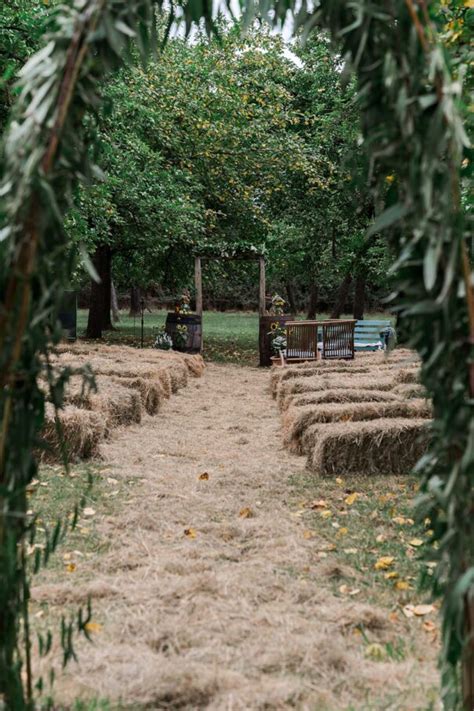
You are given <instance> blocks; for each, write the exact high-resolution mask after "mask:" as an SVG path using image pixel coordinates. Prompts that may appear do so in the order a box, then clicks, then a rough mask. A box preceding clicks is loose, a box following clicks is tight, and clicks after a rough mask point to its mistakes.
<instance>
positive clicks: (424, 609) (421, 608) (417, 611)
mask: <svg viewBox="0 0 474 711" xmlns="http://www.w3.org/2000/svg"><path fill="white" fill-rule="evenodd" d="M435 609H436V608H435V607H434V605H405V607H404V608H403V614H404V615H405V617H408V618H410V617H414V616H416V617H423V616H424V615H429V614H430V612H434V611H435Z"/></svg>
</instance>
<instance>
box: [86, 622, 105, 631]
mask: <svg viewBox="0 0 474 711" xmlns="http://www.w3.org/2000/svg"><path fill="white" fill-rule="evenodd" d="M84 627H85V629H86V630H87V632H92V633H94V632H100V631H101V630H102V625H101V624H99V623H98V622H87V623H86V624H85V625H84Z"/></svg>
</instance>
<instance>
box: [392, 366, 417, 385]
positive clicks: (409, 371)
mask: <svg viewBox="0 0 474 711" xmlns="http://www.w3.org/2000/svg"><path fill="white" fill-rule="evenodd" d="M394 375H395V380H396V381H397V383H409V384H412V383H419V382H420V369H419V368H418V367H416V368H401V369H400V370H398V371H397V372H396V373H395V374H394Z"/></svg>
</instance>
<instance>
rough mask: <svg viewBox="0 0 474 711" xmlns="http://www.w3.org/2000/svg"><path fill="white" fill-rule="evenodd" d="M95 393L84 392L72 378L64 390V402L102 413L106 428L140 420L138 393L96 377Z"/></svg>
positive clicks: (108, 379) (140, 407)
mask: <svg viewBox="0 0 474 711" xmlns="http://www.w3.org/2000/svg"><path fill="white" fill-rule="evenodd" d="M96 385H97V392H93V391H84V388H83V387H82V384H81V383H80V382H79V383H78V381H77V379H75V378H73V379H72V380H71V382H70V383H69V384H68V386H67V389H66V401H67V402H69V403H71V404H72V405H75V406H76V407H81V408H84V409H87V410H93V411H95V412H102V413H103V414H104V415H105V418H106V424H107V427H108V428H112V427H118V426H119V425H128V424H132V423H138V422H140V421H141V418H142V406H141V399H140V393H139V392H136V391H135V390H131V389H129V388H125V387H122V385H119V384H118V383H117V382H114V381H113V380H112V379H110V378H101V377H100V376H99V377H96Z"/></svg>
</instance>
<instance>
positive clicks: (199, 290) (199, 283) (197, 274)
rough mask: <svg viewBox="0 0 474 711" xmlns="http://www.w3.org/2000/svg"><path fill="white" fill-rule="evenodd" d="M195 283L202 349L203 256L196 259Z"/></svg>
mask: <svg viewBox="0 0 474 711" xmlns="http://www.w3.org/2000/svg"><path fill="white" fill-rule="evenodd" d="M194 285H195V287H196V314H197V315H198V316H200V317H201V351H202V346H203V337H204V334H203V324H202V269H201V257H195V259H194Z"/></svg>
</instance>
